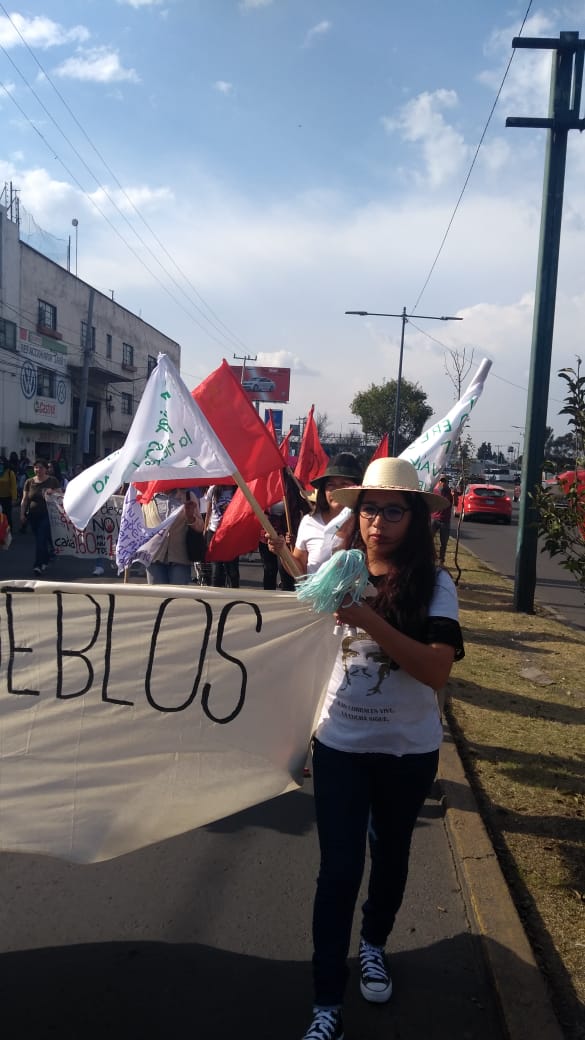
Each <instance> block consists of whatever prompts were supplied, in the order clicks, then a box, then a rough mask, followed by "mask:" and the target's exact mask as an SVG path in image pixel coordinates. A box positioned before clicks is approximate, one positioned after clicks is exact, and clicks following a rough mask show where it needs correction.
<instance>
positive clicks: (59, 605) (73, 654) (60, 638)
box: [55, 592, 101, 700]
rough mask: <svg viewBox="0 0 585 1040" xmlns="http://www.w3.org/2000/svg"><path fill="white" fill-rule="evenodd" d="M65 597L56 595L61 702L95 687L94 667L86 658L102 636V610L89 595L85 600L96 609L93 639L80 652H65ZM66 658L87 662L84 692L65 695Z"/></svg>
mask: <svg viewBox="0 0 585 1040" xmlns="http://www.w3.org/2000/svg"><path fill="white" fill-rule="evenodd" d="M63 595H64V594H63V593H62V592H56V593H55V596H56V598H57V697H58V698H60V699H61V700H69V699H70V698H71V697H81V696H82V695H83V694H84V693H87V691H88V690H89V689H90V688H91V686H92V685H93V676H94V672H93V665H92V663H91V661H90V659H89V657H86V656H85V655H86V653H87V651H88V650H91V648H92V646H94V644H95V642H96V640H97V637H98V636H99V634H100V626H101V608H100V605H99V603H97V602H96V600H95V599H94V598H93V596H89V595H87V594H85V598H86V599H88V600H89V601H90V603H93V606H94V609H95V628H94V630H93V636H92V637H91V639H90V641H89V643H88V644H87V646H83V647H81V649H80V650H64V649H63ZM65 595H67V594H66V593H65ZM64 657H79V658H81V659H82V660H83V661H85V664H86V667H87V682H86V684H85V686H84V687H83V689H82V690H76V691H75V693H63V658H64Z"/></svg>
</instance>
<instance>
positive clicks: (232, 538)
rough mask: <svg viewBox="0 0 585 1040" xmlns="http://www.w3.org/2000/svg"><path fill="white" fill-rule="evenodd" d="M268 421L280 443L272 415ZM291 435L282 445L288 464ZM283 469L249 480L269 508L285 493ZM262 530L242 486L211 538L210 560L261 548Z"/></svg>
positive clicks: (263, 506)
mask: <svg viewBox="0 0 585 1040" xmlns="http://www.w3.org/2000/svg"><path fill="white" fill-rule="evenodd" d="M266 425H267V428H268V430H269V431H271V432H272V435H273V438H274V443H276V436H275V430H274V424H273V423H272V415H271V416H270V419H269V420H268V423H267V424H266ZM289 438H290V431H289V433H287V435H286V437H285V439H284V440H283V442H282V444H281V445H280V449H279V452H280V455H281V456H282V458H281V465H285V464H286V460H287V459H288V442H289ZM281 472H282V471H281V470H280V469H278V470H273V472H272V473H269V474H268V476H266V477H259V478H258V479H257V480H252V481H250V482H249V487H250V491H251V492H252V494H253V496H254V498H255V499H256V501H257V502H258V504H259V506H260V507H261V508H262V509H264V510H265V511H266V510H268V509H270V506H272V505H274V503H275V502H280V500H281V498H282V497H283V487H282V479H281ZM260 530H261V525H260V521H259V520H258V517H257V516H256V514H255V513H254V511H253V509H252V507H251V505H250V503H249V502H248V499H247V498H246V496H245V495H244V493H243V491H241V489H240V488H238V489H237V490H236V493H235V495H234V496H233V498H232V500H231V502H230V504H229V506H228V507H227V509H226V511H225V513H224V514H223V517H222V520H221V523H220V525H219V527H218V529H217V531H216V532H215V534H214V536H213V538H212V539H211V542H210V545H209V548H208V550H207V555H206V559H207V560H210V561H214V560H217V561H219V560H223V561H225V560H234V559H235V558H236V556H243V555H244V553H249V552H253V551H254V549H257V548H258V542H259V540H260Z"/></svg>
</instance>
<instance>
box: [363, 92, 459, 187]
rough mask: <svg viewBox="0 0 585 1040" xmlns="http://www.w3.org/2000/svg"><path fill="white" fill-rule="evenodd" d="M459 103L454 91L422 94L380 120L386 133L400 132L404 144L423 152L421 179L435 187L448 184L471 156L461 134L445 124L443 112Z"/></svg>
mask: <svg viewBox="0 0 585 1040" xmlns="http://www.w3.org/2000/svg"><path fill="white" fill-rule="evenodd" d="M458 104H459V101H458V98H457V94H456V92H455V91H454V90H445V89H440V90H435V91H434V92H433V93H429V92H428V91H425V92H424V93H422V94H419V95H418V96H417V97H415V98H413V99H412V100H411V101H408V102H407V103H406V104H405V105H404V106H403V107H402V109H401V110H400V112H399V114H398V116H397V117H396V118H392V117H388V116H384V117H382V125H383V126H384V128H385V129H386V131H387V132H388V133H391V132H393V131H396V130H397V131H399V132H400V135H401V137H402V139H403V140H404V141H409V142H411V143H413V144H418V145H420V147H421V150H422V158H423V161H424V164H425V173H424V176H423V177H422V178H421V179H422V180H424V181H426V182H427V183H428V184H430V185H431V186H432V187H434V188H436V187H439V186H440V185H442V184H444V183H445V182H448V181H449V179H450V178H451V177H452V176H453V174H454V173H457V172H458V171H459V170H461V169H462V167H463V166H464V164H465V163H466V162H467V161H468V160H469V159H470V157H471V150H470V148H469V147H468V146H467V145H466V144H465V140H464V137H463V135H462V134H461V133H460V132H459V131H458V130H455V129H454V128H453V127H452V126H450V125H449V123H447V122H445V119H444V117H443V114H442V110H443V109H453V108H456V107H457V105H458Z"/></svg>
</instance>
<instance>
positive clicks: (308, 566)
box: [268, 451, 362, 574]
mask: <svg viewBox="0 0 585 1040" xmlns="http://www.w3.org/2000/svg"><path fill="white" fill-rule="evenodd" d="M361 478H362V467H361V466H360V464H359V461H358V459H357V458H356V456H355V455H353V454H352V453H351V452H350V451H342V452H340V454H339V455H335V457H334V458H332V459H331V460H330V462H329V464H328V465H327V469H326V470H325V472H324V473H322V474H321V476H320V477H316V478H315V480H312V481H311V484H312V486H313V487H314V488H315V489H316V492H317V494H316V497H315V508H314V510H313V512H312V513H307V515H306V516H304V517H303V518H302V520H301V522H300V524H299V529H298V531H297V537H296V541H295V547H294V549H293V551H292V555H293V557H294V559H295V560H296V562H297V564H298V566H299V568H300V571H301V573H302V574H314V573H315V571H316V570H318V569H319V567H320V566H321V564H322V563H324V562H325V561H326V560H328V559H329V557H330V556H331V540H330V539H327V533H328V531H327V528H329V533H331V528H330V527H329V525H330V524H332V521H334V520H335V519H336V518H337V517H338V516H339V514H340V513H341V511H342V509H343V506H342V505H341V504H340V503H338V502H336V501H335V498H334V493H335V492H336V491H339V489H340V488H344V487H347V486H348V484H355V483H356V481H358V480H361ZM283 544H284V538H283V537H280V538H278V539H269V540H268V548H269V549H270V550H271V551H272V552H275V553H278V552H280V550H281V549H282V546H283Z"/></svg>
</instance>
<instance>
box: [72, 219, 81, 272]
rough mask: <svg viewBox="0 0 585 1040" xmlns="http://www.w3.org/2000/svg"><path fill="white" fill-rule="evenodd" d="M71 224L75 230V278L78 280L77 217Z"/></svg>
mask: <svg viewBox="0 0 585 1040" xmlns="http://www.w3.org/2000/svg"><path fill="white" fill-rule="evenodd" d="M71 223H72V225H73V227H74V228H75V277H76V278H77V225H78V224H79V221H78V219H77V217H73V220H72V221H71Z"/></svg>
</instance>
